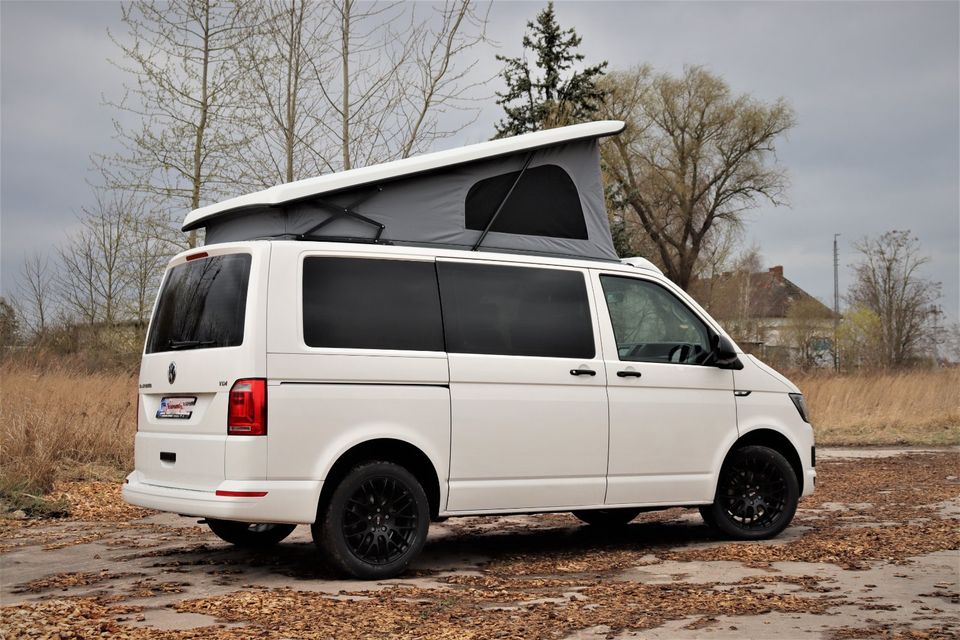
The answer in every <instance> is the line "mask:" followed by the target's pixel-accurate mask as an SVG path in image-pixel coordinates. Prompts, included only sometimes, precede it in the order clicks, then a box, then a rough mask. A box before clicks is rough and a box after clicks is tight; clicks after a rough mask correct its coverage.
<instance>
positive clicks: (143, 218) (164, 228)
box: [121, 203, 182, 328]
mask: <svg viewBox="0 0 960 640" xmlns="http://www.w3.org/2000/svg"><path fill="white" fill-rule="evenodd" d="M126 235H127V241H126V242H125V243H124V247H123V251H122V256H121V258H122V261H123V269H124V272H125V274H126V277H127V293H126V295H125V296H124V298H125V300H126V301H127V312H128V314H129V315H130V316H132V319H133V320H134V321H135V322H136V323H137V326H138V327H140V328H143V327H145V326H146V324H147V320H148V319H149V316H150V311H151V308H152V303H153V297H154V294H155V293H156V290H157V286H158V285H159V283H160V278H161V276H162V275H163V270H164V268H165V267H166V264H167V262H168V261H169V260H170V257H171V255H172V254H173V253H174V252H175V251H176V250H178V249H180V248H182V247H179V246H177V244H176V240H175V239H174V238H171V237H170V236H171V235H172V234H171V233H170V227H169V225H167V224H166V221H165V220H163V219H161V218H159V217H158V216H156V215H152V214H151V213H150V212H148V211H147V210H146V208H145V207H144V206H143V204H142V203H140V204H139V206H137V207H135V208H133V209H132V210H131V211H130V218H129V228H128V229H127V231H126Z"/></svg>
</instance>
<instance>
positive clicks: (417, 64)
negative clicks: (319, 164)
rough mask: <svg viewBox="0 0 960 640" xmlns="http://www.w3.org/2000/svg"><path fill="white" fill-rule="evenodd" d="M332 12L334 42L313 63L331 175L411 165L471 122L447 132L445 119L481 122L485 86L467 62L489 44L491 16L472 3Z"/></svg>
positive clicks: (349, 6) (354, 6)
mask: <svg viewBox="0 0 960 640" xmlns="http://www.w3.org/2000/svg"><path fill="white" fill-rule="evenodd" d="M331 8H332V9H331V11H330V13H329V14H328V17H329V19H328V26H329V27H330V32H329V33H330V34H331V35H330V37H329V38H328V40H326V42H325V43H324V45H325V46H324V47H323V48H322V51H321V56H320V59H319V61H318V62H315V63H314V72H315V75H316V78H317V82H318V85H319V87H320V88H321V91H322V94H323V98H324V100H325V101H326V105H327V107H328V109H327V110H325V111H324V112H323V113H321V114H320V115H319V116H318V117H319V118H320V124H321V126H322V128H323V130H324V132H325V135H326V137H327V139H328V141H329V142H328V145H329V152H328V153H327V155H326V158H327V162H328V164H329V166H330V168H331V169H333V170H338V169H339V170H343V169H351V168H353V167H355V166H364V165H368V164H373V163H376V162H382V161H385V160H391V159H396V158H404V157H407V156H409V155H411V154H413V153H417V152H419V151H422V150H424V149H425V148H427V147H429V146H430V144H432V143H433V142H435V141H436V140H439V139H442V138H445V137H448V136H451V135H453V134H455V133H456V132H457V131H459V130H461V129H462V128H464V127H465V126H467V125H468V124H469V123H470V121H467V122H463V121H458V122H456V123H452V124H451V125H449V126H447V127H444V126H442V125H441V122H440V115H441V114H442V113H445V112H448V111H455V110H462V111H468V112H469V111H471V110H472V111H473V112H474V117H475V115H476V111H477V110H476V108H475V107H474V106H473V100H472V99H471V97H470V94H471V91H472V90H473V89H475V88H476V87H477V86H479V85H482V84H483V82H473V81H470V80H469V76H470V74H471V71H472V70H473V69H474V67H475V65H476V59H473V60H470V61H467V59H468V58H469V52H470V51H471V50H473V49H474V48H476V47H477V46H479V45H481V44H482V43H484V42H485V41H486V37H485V32H484V30H485V26H486V15H479V14H478V13H477V12H476V11H475V10H474V8H473V6H472V5H471V3H470V2H469V1H468V0H458V1H456V2H448V3H447V4H445V5H444V6H443V7H442V8H434V7H430V6H426V5H422V4H419V3H410V4H402V3H390V4H364V3H359V2H357V1H356V0H334V1H333V2H332V3H331ZM424 11H428V12H429V13H428V14H427V15H426V16H425V15H423V12H424Z"/></svg>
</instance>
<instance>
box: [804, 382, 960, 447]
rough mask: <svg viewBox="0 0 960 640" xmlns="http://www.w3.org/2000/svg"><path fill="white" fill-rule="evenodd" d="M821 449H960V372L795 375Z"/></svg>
mask: <svg viewBox="0 0 960 640" xmlns="http://www.w3.org/2000/svg"><path fill="white" fill-rule="evenodd" d="M792 379H793V381H794V382H795V383H796V384H797V386H799V387H800V389H801V390H802V391H803V393H804V395H805V396H806V398H807V405H808V406H809V407H810V412H811V414H812V419H813V424H814V426H815V428H816V437H817V444H825V445H826V444H830V445H841V444H848V445H892V444H906V445H954V444H960V369H937V370H929V371H916V370H911V371H902V372H891V373H872V374H860V375H839V376H838V375H832V374H823V373H818V374H806V375H796V376H792Z"/></svg>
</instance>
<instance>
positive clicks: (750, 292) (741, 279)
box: [689, 266, 833, 320]
mask: <svg viewBox="0 0 960 640" xmlns="http://www.w3.org/2000/svg"><path fill="white" fill-rule="evenodd" d="M689 293H690V295H692V296H693V297H694V298H695V299H696V300H697V301H698V302H700V303H701V304H702V305H703V306H704V307H705V308H706V309H707V310H708V311H709V312H710V314H711V315H712V316H714V317H715V318H717V319H720V320H724V319H729V318H736V317H740V316H742V315H743V310H744V308H743V301H744V300H746V301H747V307H746V312H747V313H746V315H747V316H748V317H749V318H753V319H761V318H770V319H773V318H786V317H787V315H788V314H789V312H790V308H791V307H792V306H793V305H794V304H796V303H797V302H800V301H810V304H811V311H812V314H813V315H814V316H815V317H820V318H823V319H831V318H833V310H832V309H830V307H828V306H827V305H825V304H823V303H822V302H820V301H819V300H817V299H816V298H815V297H813V296H812V295H810V294H809V293H807V292H806V291H804V290H803V289H801V288H800V287H799V286H797V285H796V284H795V283H794V282H792V281H791V280H789V279H788V278H786V277H785V276H784V275H783V267H782V266H775V267H771V268H770V269H769V270H767V271H761V272H758V273H748V272H743V271H736V272H726V273H722V274H720V275H717V276H714V277H713V278H700V279H697V280H695V281H694V282H692V283H691V285H690V290H689Z"/></svg>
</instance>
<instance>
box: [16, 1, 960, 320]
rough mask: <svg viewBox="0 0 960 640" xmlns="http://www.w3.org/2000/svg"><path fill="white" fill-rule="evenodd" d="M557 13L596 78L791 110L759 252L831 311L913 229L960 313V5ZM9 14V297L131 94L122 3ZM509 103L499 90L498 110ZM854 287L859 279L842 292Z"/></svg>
mask: <svg viewBox="0 0 960 640" xmlns="http://www.w3.org/2000/svg"><path fill="white" fill-rule="evenodd" d="M544 4H545V3H540V2H537V3H527V2H522V3H497V4H495V5H494V6H493V9H492V12H491V24H490V29H489V33H490V36H491V37H492V38H493V39H494V40H495V41H497V42H498V43H499V44H500V48H499V49H498V50H497V51H494V50H489V51H488V52H487V54H486V57H485V58H483V59H481V60H480V61H479V64H478V66H477V69H476V77H477V78H483V77H487V76H492V75H495V74H496V72H497V70H498V63H497V62H496V61H495V60H494V59H493V54H494V53H495V52H499V53H502V54H505V55H517V54H518V53H519V42H520V37H521V35H522V33H523V29H524V25H525V23H526V21H527V20H529V19H531V18H532V17H533V16H534V15H535V13H536V12H537V11H538V10H539V9H540V8H541V7H542V6H543V5H544ZM556 10H557V13H558V16H559V19H560V21H561V24H563V25H565V26H574V27H576V28H577V30H578V32H579V33H580V35H581V36H583V51H584V53H585V54H586V55H587V58H588V61H596V60H600V59H606V60H608V61H609V62H610V65H611V67H612V68H623V67H627V66H631V65H634V64H640V63H650V64H652V65H653V66H654V67H655V68H656V69H658V70H665V71H671V72H679V71H680V70H681V69H682V67H683V65H684V64H703V65H705V66H707V67H709V68H710V69H711V70H713V71H714V72H716V73H719V74H720V75H722V76H723V77H724V78H726V79H727V81H728V82H729V83H730V85H731V86H732V88H733V89H734V90H735V91H742V92H748V93H751V94H753V95H755V96H757V97H758V98H761V99H764V100H773V99H776V98H778V97H780V96H783V97H785V98H786V99H787V100H789V101H790V102H791V104H793V106H794V107H795V109H796V111H797V115H798V120H799V124H798V126H797V128H796V129H795V130H794V131H792V132H791V134H790V136H789V138H788V140H786V141H785V142H784V143H783V144H781V145H780V147H779V149H778V151H779V154H778V155H779V157H780V160H781V162H782V163H783V164H784V165H785V166H786V167H787V168H788V170H789V172H790V176H791V181H792V188H791V191H790V194H789V197H790V201H791V203H792V206H791V207H790V208H779V209H774V208H772V207H768V206H765V207H763V208H761V209H760V210H758V211H756V212H755V213H754V214H753V216H752V218H753V220H754V222H753V223H752V224H751V225H750V226H749V228H748V234H747V236H748V240H750V239H754V240H756V241H757V242H758V243H759V244H760V245H761V246H762V249H763V253H764V255H765V257H766V259H767V261H768V262H769V263H770V264H783V265H784V267H785V270H786V273H787V275H788V277H791V278H792V279H793V280H794V281H796V282H797V283H798V284H800V285H801V286H802V287H804V288H806V289H808V290H809V291H811V292H812V293H813V294H815V295H817V296H819V297H821V298H823V299H831V298H832V283H833V278H832V272H831V264H832V261H831V255H830V251H831V243H832V239H833V234H834V233H842V234H843V236H842V247H843V256H842V258H841V264H842V265H844V266H845V265H847V264H848V263H849V262H850V261H851V260H852V257H853V256H852V255H851V252H850V248H849V243H850V242H851V241H853V240H855V239H856V238H858V237H860V236H863V235H866V234H871V235H873V234H878V233H882V232H883V231H886V230H889V229H894V228H910V229H912V230H913V231H914V232H915V233H916V234H917V235H918V236H919V238H920V240H921V242H922V244H923V247H924V249H925V251H926V252H927V253H928V254H929V255H930V256H931V259H932V262H931V264H930V268H929V269H928V273H929V275H930V276H931V277H933V278H934V279H937V280H941V281H943V283H944V301H943V303H944V307H945V309H946V310H948V311H949V312H951V313H952V315H953V316H954V318H956V317H957V315H958V305H960V295H958V294H960V291H958V290H960V192H958V189H960V142H958V140H960V123H958V113H960V98H958V94H960V81H958V77H960V62H958V60H960V32H958V23H960V5H958V4H957V3H949V2H943V3H924V2H873V3H863V2H850V3H845V2H829V3H827V2H816V3H801V2H795V3H784V2H768V3H756V2H749V3H733V2H723V3H710V2H685V3H676V2H649V3H625V2H610V3H596V2H594V3H578V2H561V3H559V4H557V6H556ZM0 12H2V20H0V22H2V65H3V66H2V76H0V83H2V99H3V102H2V107H3V110H2V123H0V124H2V149H0V154H2V168H3V174H2V188H0V205H2V207H0V208H2V216H3V219H2V225H3V226H2V231H3V234H2V235H3V238H2V243H3V245H2V248H3V256H2V270H3V277H2V288H3V290H4V291H9V287H10V285H11V283H12V278H11V275H12V272H14V271H15V270H16V267H17V265H18V264H19V261H20V259H21V257H22V252H23V250H27V249H37V250H49V247H50V244H51V241H52V240H55V239H56V238H57V237H58V235H59V232H60V230H61V229H63V228H65V227H66V226H68V225H70V224H72V223H73V220H74V218H73V215H74V214H73V212H74V211H76V210H77V209H78V208H79V206H80V205H81V204H83V203H84V202H85V201H86V200H87V199H88V198H89V193H88V190H87V187H86V185H85V182H84V181H85V179H87V178H88V177H89V176H88V173H87V169H88V161H87V158H88V156H89V155H90V154H91V153H94V152H97V151H106V150H108V149H109V148H110V145H111V141H110V135H111V133H112V130H111V127H110V118H111V113H110V112H109V111H108V110H105V109H103V108H102V107H101V106H100V104H99V101H100V94H101V93H106V94H108V95H112V96H114V97H117V96H119V92H120V90H121V86H122V82H123V77H122V75H121V74H120V73H118V72H117V71H116V70H115V69H113V68H112V67H111V66H110V65H109V64H108V63H107V62H106V61H105V58H106V57H108V56H110V55H113V54H114V48H113V45H112V44H111V43H110V42H109V40H108V38H107V37H106V33H105V29H106V28H107V27H110V28H111V29H113V30H114V31H117V30H118V28H119V27H118V25H119V6H118V5H116V4H112V3H92V2H91V3H88V2H77V3H63V4H52V3H29V4H27V3H24V4H18V3H11V2H3V3H0ZM496 88H499V85H498V84H497V83H496V81H494V83H493V84H491V86H490V87H488V93H492V90H494V89H496ZM500 116H501V112H500V110H499V108H497V107H496V105H495V104H494V103H493V99H492V98H490V99H489V100H487V101H486V102H485V103H484V105H483V109H482V110H481V113H480V117H479V119H478V121H477V122H476V123H475V124H474V125H472V126H471V127H469V128H468V129H466V130H465V131H463V132H461V133H460V134H459V135H458V136H457V137H456V138H454V139H450V140H446V141H444V142H443V143H441V146H443V147H449V146H454V145H457V144H465V143H469V142H478V141H481V140H485V139H487V138H489V136H490V134H491V133H492V130H493V123H494V122H495V121H496V120H497V119H499V118H500ZM846 283H847V274H846V272H844V273H843V284H844V285H846Z"/></svg>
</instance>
